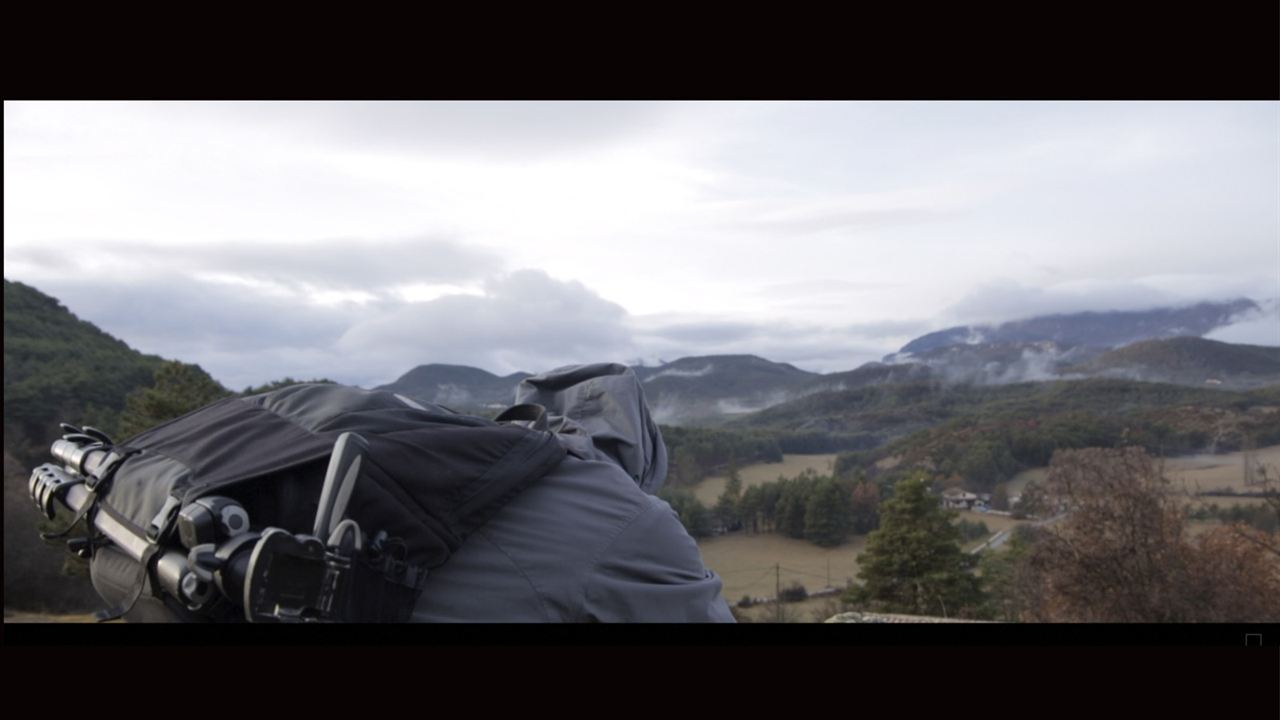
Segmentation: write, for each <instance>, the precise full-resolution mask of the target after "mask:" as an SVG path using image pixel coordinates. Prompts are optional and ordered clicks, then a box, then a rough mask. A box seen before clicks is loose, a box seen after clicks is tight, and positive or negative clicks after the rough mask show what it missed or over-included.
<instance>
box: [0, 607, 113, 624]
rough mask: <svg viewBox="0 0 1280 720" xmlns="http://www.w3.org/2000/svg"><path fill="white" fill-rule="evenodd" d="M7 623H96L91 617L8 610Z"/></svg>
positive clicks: (5, 613) (5, 615)
mask: <svg viewBox="0 0 1280 720" xmlns="http://www.w3.org/2000/svg"><path fill="white" fill-rule="evenodd" d="M4 621H5V622H7V623H91V622H97V621H96V620H94V618H93V616H92V615H49V614H47V613H30V612H18V611H13V610H9V609H7V608H6V609H5V611H4Z"/></svg>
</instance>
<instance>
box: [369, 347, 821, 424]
mask: <svg viewBox="0 0 1280 720" xmlns="http://www.w3.org/2000/svg"><path fill="white" fill-rule="evenodd" d="M632 369H633V370H634V371H635V373H636V376H637V377H638V378H639V379H640V381H641V383H642V384H643V387H644V391H645V398H646V400H647V401H648V403H649V407H650V408H651V409H652V411H653V413H654V416H655V417H656V418H658V420H659V422H663V423H671V422H684V421H697V420H705V419H709V418H717V417H721V416H726V415H735V414H741V413H745V412H751V411H754V410H759V409H760V408H764V407H768V406H769V405H774V404H777V403H779V402H782V401H784V400H787V399H790V398H792V397H796V396H797V394H799V393H801V392H804V391H805V390H804V388H806V387H807V385H808V384H809V383H811V382H812V381H813V380H815V379H817V378H822V377H824V376H822V375H819V374H817V373H812V372H807V371H805V370H800V369H799V368H797V367H795V366H793V365H788V364H787V363H776V362H770V361H768V360H765V359H763V358H759V357H756V356H754V355H705V356H699V357H685V358H680V359H679V360H673V361H671V362H668V363H664V364H662V365H659V366H657V367H646V366H637V367H634V368H632ZM526 377H529V373H525V372H518V373H513V374H511V375H507V376H504V377H499V376H497V375H494V374H493V373H491V372H487V371H485V370H481V369H479V368H474V367H469V366H466V365H441V364H430V365H420V366H418V367H416V368H414V369H413V370H410V371H409V372H407V373H405V374H404V375H403V376H401V377H400V378H399V379H397V380H396V381H395V382H392V383H388V384H386V385H382V386H380V387H379V388H377V389H379V390H389V391H391V392H398V393H400V394H402V395H406V396H408V397H411V398H413V399H415V400H419V401H425V402H430V403H436V404H439V405H444V406H446V407H450V408H453V409H455V410H467V411H477V410H492V409H496V408H497V407H505V406H507V405H510V404H511V403H512V402H513V401H514V399H515V389H516V386H517V385H519V384H520V381H521V380H523V379H524V378H526Z"/></svg>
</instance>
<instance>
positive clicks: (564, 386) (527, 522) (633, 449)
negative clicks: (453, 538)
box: [413, 364, 733, 622]
mask: <svg viewBox="0 0 1280 720" xmlns="http://www.w3.org/2000/svg"><path fill="white" fill-rule="evenodd" d="M516 402H517V403H536V404H538V405H541V406H543V407H545V408H546V410H547V414H548V415H547V417H548V419H549V425H548V429H549V430H551V431H553V432H555V433H556V437H557V439H559V441H560V442H561V444H562V445H563V446H564V447H565V449H566V450H567V455H566V457H565V459H564V461H562V462H561V463H560V465H559V466H558V467H557V468H556V469H555V470H553V471H552V472H551V473H549V474H548V475H546V476H544V477H542V478H541V479H539V480H538V481H536V482H535V483H534V484H533V485H531V486H530V487H529V488H527V489H525V490H524V491H522V492H521V493H520V494H519V495H517V496H516V497H515V498H514V499H513V500H511V501H510V502H509V503H508V504H507V505H506V506H505V507H503V508H502V509H501V510H500V511H499V512H498V513H497V514H496V515H495V516H494V517H493V518H492V519H490V520H489V522H488V523H486V524H485V525H484V526H483V527H481V528H480V529H479V530H478V531H477V532H475V533H474V534H473V535H472V536H471V537H469V538H468V539H467V540H466V541H465V542H464V543H463V544H462V546H461V547H459V548H458V550H457V552H456V553H454V555H453V557H451V558H450V559H449V561H448V562H446V563H445V564H444V565H443V566H442V567H440V568H438V569H436V570H435V571H433V573H432V574H431V575H430V576H428V578H427V580H426V587H425V590H424V592H423V593H422V597H421V599H420V600H419V601H418V603H417V606H416V608H415V610H414V613H413V620H414V621H415V622H469V621H473V622H733V615H732V614H731V613H730V612H729V606H728V604H727V603H726V602H725V600H724V598H723V596H722V595H721V587H722V583H721V581H720V578H719V577H718V576H717V575H716V574H715V573H713V572H712V571H710V570H708V569H707V568H706V566H704V565H703V563H702V556H701V554H700V553H699V552H698V546H697V544H696V543H695V542H694V540H693V538H692V537H690V536H689V534H688V532H686V530H685V528H684V526H683V525H682V524H681V523H680V519H679V518H678V517H677V516H676V513H675V511H674V510H672V509H671V506H670V505H668V504H667V503H666V502H664V501H662V500H660V499H658V498H657V497H655V495H654V494H655V493H656V492H657V491H658V489H659V488H660V487H661V486H662V483H663V481H664V480H665V479H666V474H667V451H666V446H665V445H664V444H663V442H662V435H661V433H660V432H659V430H658V426H657V423H655V422H654V421H653V418H652V417H651V416H650V415H649V410H648V407H647V406H646V405H645V401H644V391H643V389H642V388H641V385H640V382H639V380H638V378H637V377H636V375H635V373H633V372H632V371H631V369H630V368H627V367H626V366H624V365H618V364H594V365H579V366H571V367H566V368H560V369H558V370H553V371H551V372H548V373H544V374H542V375H535V376H533V377H529V378H526V379H525V380H524V381H523V382H521V384H520V386H519V387H518V388H517V391H516Z"/></svg>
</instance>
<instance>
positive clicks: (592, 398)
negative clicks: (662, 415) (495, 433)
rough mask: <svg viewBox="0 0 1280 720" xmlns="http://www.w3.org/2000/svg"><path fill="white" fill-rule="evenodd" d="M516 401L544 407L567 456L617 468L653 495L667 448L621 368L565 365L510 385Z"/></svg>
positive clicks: (632, 377) (639, 391)
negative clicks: (588, 458) (513, 386)
mask: <svg viewBox="0 0 1280 720" xmlns="http://www.w3.org/2000/svg"><path fill="white" fill-rule="evenodd" d="M516 403H517V404H519V403H536V404H538V405H541V406H543V407H544V408H546V409H547V419H548V422H549V428H550V429H551V430H552V431H554V432H556V433H558V434H559V436H560V438H561V440H562V441H563V442H565V444H566V445H567V446H568V449H569V451H570V452H572V453H574V454H578V455H584V454H594V455H596V456H597V457H598V459H603V460H608V461H609V462H612V463H614V464H616V465H618V466H620V467H621V468H622V469H623V470H625V471H626V473H627V474H628V475H630V476H631V478H632V479H633V480H635V481H636V484H637V485H639V486H640V489H641V490H643V491H645V492H646V493H649V494H656V493H657V492H658V490H659V489H660V488H661V487H662V483H663V481H664V480H666V478H667V446H666V444H665V443H663V441H662V433H661V432H660V431H659V430H658V424H657V423H656V422H654V420H653V416H652V415H651V414H650V413H649V406H648V405H647V404H646V403H645V399H644V388H643V387H641V385H640V379H639V378H637V377H636V374H635V372H633V371H632V370H631V368H629V367H627V366H626V365H621V364H618V363H594V364H590V365H568V366H565V367H561V368H556V369H555V370H551V371H549V372H545V373H542V374H540V375H533V376H531V377H527V378H525V379H524V380H522V381H521V382H520V385H519V386H517V387H516ZM588 441H589V445H590V447H588ZM599 456H603V457H599Z"/></svg>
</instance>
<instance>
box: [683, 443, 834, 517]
mask: <svg viewBox="0 0 1280 720" xmlns="http://www.w3.org/2000/svg"><path fill="white" fill-rule="evenodd" d="M835 461H836V456H835V453H829V454H825V455H783V456H782V462H780V463H759V464H757V465H747V466H745V467H742V468H739V469H738V477H740V478H742V488H743V489H744V490H745V489H747V488H749V487H751V486H752V485H762V484H764V483H767V482H773V481H774V480H777V479H778V476H779V475H782V476H784V477H789V478H793V477H795V476H797V475H799V474H800V473H802V472H804V471H805V470H813V471H815V472H818V473H822V474H827V473H830V472H831V470H832V468H834V467H835ZM728 482H729V478H727V477H725V476H723V475H713V476H711V477H709V478H706V479H704V480H703V481H702V482H700V483H698V484H696V485H694V486H693V487H692V488H691V489H692V490H693V494H694V496H695V497H697V498H698V500H700V501H701V502H702V504H703V505H706V506H708V507H710V506H712V505H714V504H715V502H716V500H718V499H720V494H721V493H723V492H724V486H725V484H726V483H728Z"/></svg>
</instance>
